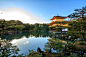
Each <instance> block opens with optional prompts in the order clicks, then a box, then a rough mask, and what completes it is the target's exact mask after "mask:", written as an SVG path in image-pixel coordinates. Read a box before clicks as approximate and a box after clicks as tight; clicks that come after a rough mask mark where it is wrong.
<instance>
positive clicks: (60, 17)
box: [50, 16, 67, 20]
mask: <svg viewBox="0 0 86 57" xmlns="http://www.w3.org/2000/svg"><path fill="white" fill-rule="evenodd" d="M65 18H67V17H62V16H54V17H53V18H52V19H50V20H54V19H65Z"/></svg>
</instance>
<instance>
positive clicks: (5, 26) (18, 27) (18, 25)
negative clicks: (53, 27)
mask: <svg viewBox="0 0 86 57" xmlns="http://www.w3.org/2000/svg"><path fill="white" fill-rule="evenodd" d="M24 30H30V31H39V30H41V31H48V30H49V27H48V24H38V23H36V24H29V23H27V24H23V23H22V22H21V21H19V20H10V21H5V20H0V34H9V33H14V34H15V33H18V32H19V31H24Z"/></svg>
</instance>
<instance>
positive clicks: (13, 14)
mask: <svg viewBox="0 0 86 57" xmlns="http://www.w3.org/2000/svg"><path fill="white" fill-rule="evenodd" d="M1 11H3V12H4V14H0V19H1V18H2V19H5V20H20V21H21V22H23V23H30V24H34V23H43V22H45V20H43V19H42V18H39V17H37V16H35V15H34V14H32V13H30V12H27V11H25V10H22V9H20V8H5V9H2V10H1ZM40 15H42V14H40Z"/></svg>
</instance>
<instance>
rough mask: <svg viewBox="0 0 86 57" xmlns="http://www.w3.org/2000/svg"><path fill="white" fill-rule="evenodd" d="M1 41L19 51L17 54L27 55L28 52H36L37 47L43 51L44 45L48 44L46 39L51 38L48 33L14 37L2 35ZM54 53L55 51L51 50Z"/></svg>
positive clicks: (24, 33) (24, 34) (16, 35)
mask: <svg viewBox="0 0 86 57" xmlns="http://www.w3.org/2000/svg"><path fill="white" fill-rule="evenodd" d="M0 38H1V39H6V40H9V41H10V42H11V43H12V45H16V46H17V47H18V48H19V50H21V51H19V52H18V54H22V53H23V54H25V55H27V54H28V53H29V51H28V50H34V51H36V50H37V48H38V47H40V48H41V50H42V51H44V49H43V48H44V46H45V43H47V42H48V39H50V38H51V35H50V33H49V32H47V31H46V32H40V31H38V32H23V33H21V34H15V35H3V36H0ZM53 52H55V50H53Z"/></svg>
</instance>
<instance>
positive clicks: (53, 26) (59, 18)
mask: <svg viewBox="0 0 86 57" xmlns="http://www.w3.org/2000/svg"><path fill="white" fill-rule="evenodd" d="M65 18H67V17H63V16H59V15H57V16H54V17H53V18H52V19H50V20H52V22H51V23H50V24H49V25H50V26H49V27H50V30H56V31H60V30H59V26H60V27H70V26H69V25H68V23H69V22H70V21H64V19H65ZM57 22H63V23H65V24H60V23H57ZM62 31H68V28H65V29H62Z"/></svg>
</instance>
